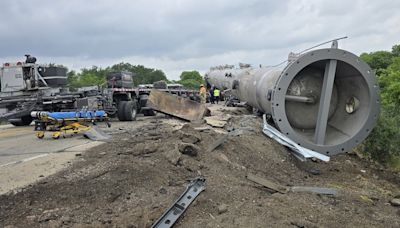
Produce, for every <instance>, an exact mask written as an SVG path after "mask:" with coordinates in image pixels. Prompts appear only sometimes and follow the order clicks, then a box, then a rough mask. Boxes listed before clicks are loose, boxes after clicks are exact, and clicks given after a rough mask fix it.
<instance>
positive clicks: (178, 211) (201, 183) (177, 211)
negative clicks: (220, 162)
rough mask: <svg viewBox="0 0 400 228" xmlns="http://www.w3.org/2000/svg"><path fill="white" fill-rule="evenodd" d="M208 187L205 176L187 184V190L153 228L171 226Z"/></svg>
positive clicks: (167, 227)
mask: <svg viewBox="0 0 400 228" xmlns="http://www.w3.org/2000/svg"><path fill="white" fill-rule="evenodd" d="M205 188H206V179H205V178H200V177H198V178H196V179H194V180H192V181H191V182H190V183H189V185H188V186H187V188H186V190H185V192H183V194H182V195H181V196H180V197H179V198H178V200H176V201H175V203H174V204H173V205H172V206H171V207H170V208H169V209H168V210H167V211H166V212H165V213H164V214H163V215H162V216H161V217H160V218H159V219H158V220H157V222H155V223H154V224H153V225H152V226H151V227H152V228H169V227H172V226H173V225H174V223H175V222H176V221H177V220H178V219H179V217H180V216H181V215H182V214H183V213H184V212H185V211H186V209H187V208H188V207H189V205H190V204H191V203H192V202H193V201H194V200H195V199H196V197H197V196H198V195H199V194H200V193H201V192H202V191H203V190H204V189H205Z"/></svg>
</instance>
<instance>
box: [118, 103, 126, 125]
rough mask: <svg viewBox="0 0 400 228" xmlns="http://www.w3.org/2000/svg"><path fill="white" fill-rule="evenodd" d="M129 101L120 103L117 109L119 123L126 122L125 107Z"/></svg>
mask: <svg viewBox="0 0 400 228" xmlns="http://www.w3.org/2000/svg"><path fill="white" fill-rule="evenodd" d="M126 103H127V101H120V102H118V107H117V117H118V120H119V121H125V120H126V119H125V114H124V113H125V111H124V109H125V108H124V107H125V106H126Z"/></svg>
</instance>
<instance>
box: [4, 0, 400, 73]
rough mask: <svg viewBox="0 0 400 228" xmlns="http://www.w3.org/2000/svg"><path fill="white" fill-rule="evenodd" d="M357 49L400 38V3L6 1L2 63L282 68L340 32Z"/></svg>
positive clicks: (175, 69)
mask: <svg viewBox="0 0 400 228" xmlns="http://www.w3.org/2000/svg"><path fill="white" fill-rule="evenodd" d="M341 36H349V38H348V39H347V40H343V41H341V42H340V43H339V47H340V48H343V49H347V50H349V51H351V52H354V53H356V54H360V53H362V52H370V51H375V50H390V48H391V47H392V45H394V44H400V1H399V0H379V1H371V0H369V1H368V0H355V1H352V0H335V1H332V0H320V1H318V0H315V1H310V0H293V1H292V0H289V1H272V0H271V1H270V0H264V1H261V0H260V1H259V0H243V1H235V0H213V1H209V0H197V1H195V0H164V1H163V0H158V1H156V0H124V1H94V0H93V1H90V0H86V1H84V0H35V1H23V0H8V1H7V0H3V1H1V3H0V61H1V62H6V61H16V60H23V59H24V57H23V55H24V54H26V53H30V54H32V55H34V56H36V57H37V58H38V60H39V62H42V63H48V62H54V63H57V64H64V65H66V66H68V67H69V68H70V69H74V70H79V69H80V68H82V67H91V66H92V65H97V66H102V67H104V66H108V65H112V64H115V63H119V62H121V61H124V62H130V63H132V64H134V65H136V64H142V65H145V66H146V67H152V68H158V69H161V70H163V71H164V72H165V73H166V74H167V77H168V78H170V79H177V78H178V77H179V75H180V73H181V71H183V70H198V71H200V72H202V73H204V72H205V71H207V69H208V68H209V67H210V66H214V65H219V64H226V63H227V64H237V63H238V62H245V63H252V64H264V65H273V64H276V63H279V62H281V61H282V60H285V59H286V57H287V54H288V53H289V52H290V51H294V52H298V51H301V50H303V49H305V48H307V47H310V46H313V45H315V44H318V43H320V42H323V41H326V40H330V39H333V38H336V37H341Z"/></svg>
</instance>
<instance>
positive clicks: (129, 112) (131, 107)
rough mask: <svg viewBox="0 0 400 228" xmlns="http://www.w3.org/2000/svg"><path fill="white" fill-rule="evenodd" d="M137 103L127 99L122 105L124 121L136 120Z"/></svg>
mask: <svg viewBox="0 0 400 228" xmlns="http://www.w3.org/2000/svg"><path fill="white" fill-rule="evenodd" d="M136 115H137V105H136V102H135V101H128V102H126V104H125V105H124V118H125V120H126V121H133V120H136Z"/></svg>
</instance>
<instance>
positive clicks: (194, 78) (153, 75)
mask: <svg viewBox="0 0 400 228" xmlns="http://www.w3.org/2000/svg"><path fill="white" fill-rule="evenodd" d="M118 71H128V72H131V73H133V74H134V77H133V83H134V85H139V84H153V83H154V82H157V81H161V80H163V81H166V82H167V83H179V84H182V85H183V86H184V87H185V88H189V89H197V88H199V86H200V84H202V83H204V80H203V77H202V76H201V75H200V73H199V72H198V71H183V72H182V74H181V75H180V80H175V81H174V80H172V81H170V80H168V78H167V76H166V75H165V73H164V72H163V71H162V70H159V69H153V68H147V67H145V66H143V65H132V64H130V63H124V62H121V63H118V64H114V65H112V66H108V67H105V68H101V67H97V66H92V67H91V68H83V69H81V71H80V72H75V71H73V70H72V71H69V72H68V74H67V75H68V85H69V87H70V88H72V89H76V88H79V87H83V86H92V85H98V86H103V85H105V84H106V76H107V74H109V73H111V72H118Z"/></svg>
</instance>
